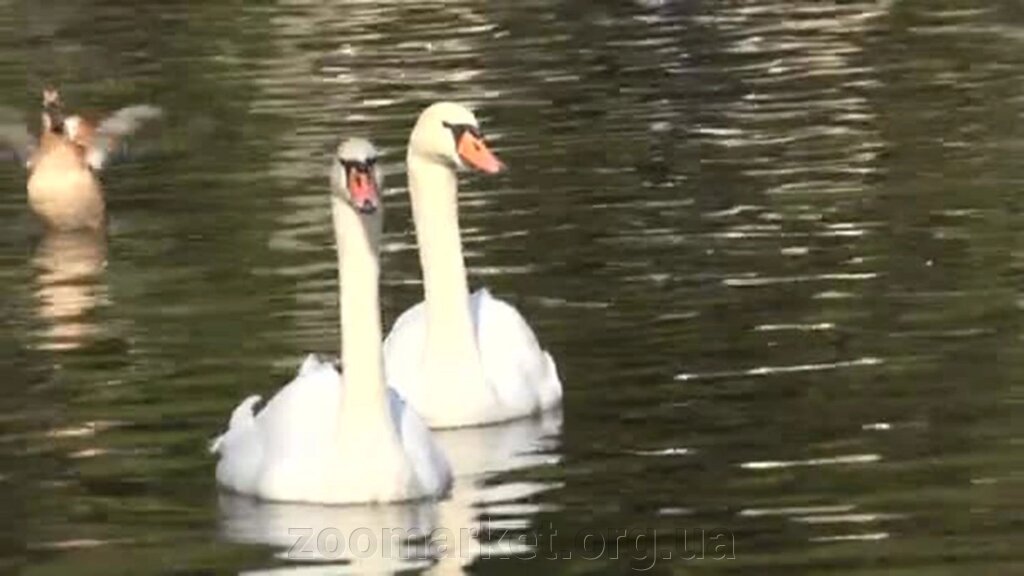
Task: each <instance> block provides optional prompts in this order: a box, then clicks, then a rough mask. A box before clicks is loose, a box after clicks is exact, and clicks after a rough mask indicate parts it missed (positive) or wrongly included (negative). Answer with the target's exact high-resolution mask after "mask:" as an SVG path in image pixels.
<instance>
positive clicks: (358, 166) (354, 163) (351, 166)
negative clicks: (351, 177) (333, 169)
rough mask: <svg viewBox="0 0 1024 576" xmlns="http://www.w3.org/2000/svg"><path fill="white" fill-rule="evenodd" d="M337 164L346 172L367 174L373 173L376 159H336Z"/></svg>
mask: <svg viewBox="0 0 1024 576" xmlns="http://www.w3.org/2000/svg"><path fill="white" fill-rule="evenodd" d="M338 162H339V163H340V164H341V166H342V168H344V169H345V171H346V172H351V171H353V170H355V171H357V172H366V173H367V174H368V173H370V172H372V171H373V167H374V166H376V165H377V159H376V158H367V159H366V160H346V159H344V158H341V157H338Z"/></svg>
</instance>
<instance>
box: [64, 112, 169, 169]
mask: <svg viewBox="0 0 1024 576" xmlns="http://www.w3.org/2000/svg"><path fill="white" fill-rule="evenodd" d="M161 116H163V110H162V109H160V108H158V107H156V106H150V105H148V104H138V105H135V106H127V107H125V108H121V109H120V110H118V111H117V112H114V113H113V114H111V115H110V116H108V117H107V118H105V119H104V120H103V121H102V122H100V123H99V125H98V126H96V130H95V131H93V132H92V134H90V135H89V137H88V141H87V142H83V144H85V146H86V148H87V150H88V152H87V153H86V161H87V162H88V163H89V166H91V167H92V169H93V170H96V171H99V170H102V169H103V167H104V166H106V165H107V163H108V162H110V160H111V159H112V158H114V157H116V156H118V155H120V154H123V152H124V151H125V147H124V143H123V140H124V139H125V138H126V137H127V136H130V135H132V134H134V133H135V132H137V131H138V130H139V128H141V127H142V125H143V124H145V123H146V122H149V121H151V120H155V119H157V118H160V117H161Z"/></svg>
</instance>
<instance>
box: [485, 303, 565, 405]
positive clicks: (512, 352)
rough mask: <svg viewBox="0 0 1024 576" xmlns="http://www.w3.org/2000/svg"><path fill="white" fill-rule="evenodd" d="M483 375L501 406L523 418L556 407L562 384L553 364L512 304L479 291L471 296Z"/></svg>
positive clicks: (559, 400) (558, 402)
mask: <svg viewBox="0 0 1024 576" xmlns="http://www.w3.org/2000/svg"><path fill="white" fill-rule="evenodd" d="M470 305H471V307H472V312H473V322H474V325H475V328H476V336H477V345H478V346H479V347H480V357H481V359H482V361H483V367H484V375H485V377H486V378H487V381H488V382H489V383H491V384H492V385H493V386H494V388H495V391H496V392H497V394H498V397H499V398H500V399H501V401H502V404H503V405H505V406H507V407H509V408H510V409H513V410H515V411H516V412H520V411H522V412H523V413H524V414H532V413H534V412H539V411H543V410H548V409H550V408H553V407H555V406H558V405H559V404H560V403H561V400H562V382H561V380H560V379H559V377H558V370H557V368H556V367H555V362H554V360H553V359H552V358H551V355H550V354H548V353H547V352H546V351H544V350H543V349H542V348H541V347H540V343H539V342H538V341H537V336H536V335H535V334H534V333H533V330H532V329H531V328H530V325H529V324H527V322H526V319H525V318H523V316H522V314H520V313H519V311H518V310H516V309H515V307H513V306H512V305H511V304H509V303H507V302H504V301H502V300H499V299H497V298H495V297H493V296H491V294H490V292H488V291H487V289H486V288H481V289H480V290H477V291H476V292H474V293H473V295H472V296H470Z"/></svg>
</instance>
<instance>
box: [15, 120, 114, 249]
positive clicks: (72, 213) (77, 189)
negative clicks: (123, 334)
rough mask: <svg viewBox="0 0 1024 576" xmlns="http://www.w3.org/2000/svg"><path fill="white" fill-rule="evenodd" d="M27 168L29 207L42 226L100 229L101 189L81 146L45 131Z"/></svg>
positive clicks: (103, 218) (103, 215)
mask: <svg viewBox="0 0 1024 576" xmlns="http://www.w3.org/2000/svg"><path fill="white" fill-rule="evenodd" d="M29 170H30V172H29V176H28V186H27V189H28V204H29V208H30V209H31V210H32V213H33V214H35V215H36V217H37V218H39V220H40V221H41V222H42V223H43V225H45V226H46V227H47V228H50V229H55V230H61V231H72V230H101V229H103V227H104V225H105V224H106V204H105V202H104V198H103V190H102V188H101V187H100V181H99V178H97V176H96V173H95V172H93V170H92V168H91V167H90V166H89V164H88V163H87V162H86V159H85V149H84V148H82V147H81V146H79V145H78V144H75V143H74V142H72V141H70V140H69V139H67V138H64V137H62V136H60V135H58V134H54V133H52V132H45V133H44V134H43V137H42V138H41V140H40V146H39V150H38V151H37V152H36V153H35V154H34V155H33V157H32V159H31V161H30V163H29Z"/></svg>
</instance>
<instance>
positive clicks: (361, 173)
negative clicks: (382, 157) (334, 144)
mask: <svg viewBox="0 0 1024 576" xmlns="http://www.w3.org/2000/svg"><path fill="white" fill-rule="evenodd" d="M378 156H379V154H378V152H377V148H375V147H374V145H373V144H372V143H371V142H370V141H369V140H367V139H365V138H349V139H347V140H345V141H343V142H342V143H341V144H339V145H338V150H337V152H336V153H335V155H334V158H333V159H332V161H331V192H332V193H333V194H334V195H336V196H337V197H338V198H339V199H341V200H343V201H344V202H346V203H347V204H348V205H350V206H352V208H353V209H354V210H355V211H356V212H359V213H361V214H364V215H366V214H374V213H375V212H377V211H378V209H379V208H380V190H381V183H382V181H383V175H382V174H381V171H380V167H379V166H378V165H377V157H378Z"/></svg>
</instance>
